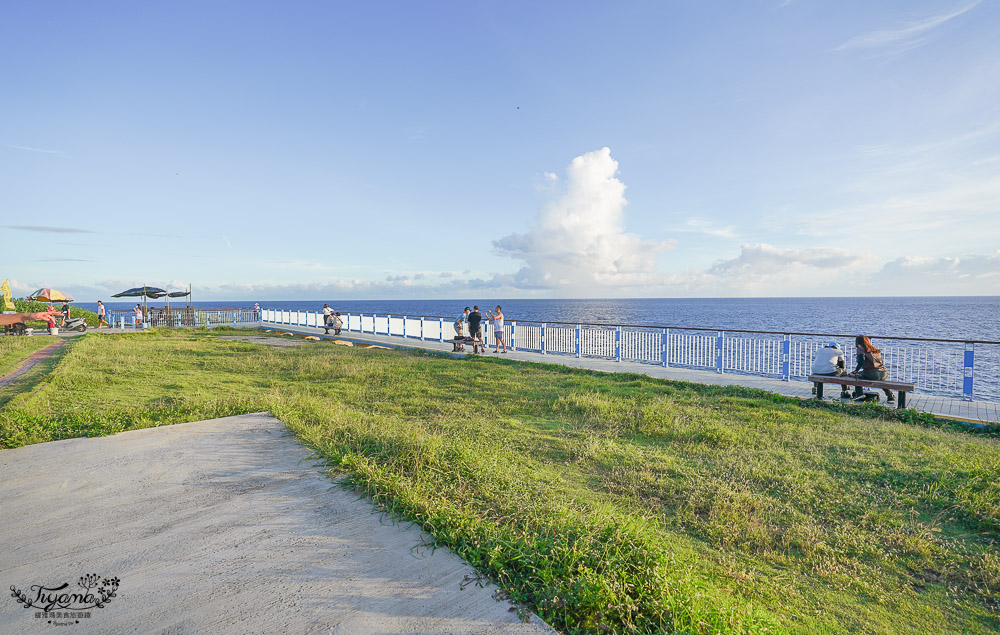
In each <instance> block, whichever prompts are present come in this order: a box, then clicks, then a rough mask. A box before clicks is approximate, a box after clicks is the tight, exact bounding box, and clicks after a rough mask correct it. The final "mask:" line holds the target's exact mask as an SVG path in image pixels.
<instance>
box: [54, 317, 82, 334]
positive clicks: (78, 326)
mask: <svg viewBox="0 0 1000 635" xmlns="http://www.w3.org/2000/svg"><path fill="white" fill-rule="evenodd" d="M59 328H61V329H63V330H65V331H79V332H80V333H83V332H84V331H86V330H87V321H86V320H84V319H83V318H82V317H75V318H70V319H68V320H66V323H65V324H63V325H62V326H60V327H59Z"/></svg>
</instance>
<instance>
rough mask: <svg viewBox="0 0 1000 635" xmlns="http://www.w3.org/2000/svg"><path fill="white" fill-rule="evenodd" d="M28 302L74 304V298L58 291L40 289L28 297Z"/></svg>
mask: <svg viewBox="0 0 1000 635" xmlns="http://www.w3.org/2000/svg"><path fill="white" fill-rule="evenodd" d="M27 299H28V300H38V301H39V302H72V301H73V296H71V295H66V294H65V293H63V292H62V291H58V290H56V289H49V288H48V287H46V288H44V289H39V290H38V291H35V292H34V293H32V294H31V295H29V296H28V298H27Z"/></svg>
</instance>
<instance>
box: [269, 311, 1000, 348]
mask: <svg viewBox="0 0 1000 635" xmlns="http://www.w3.org/2000/svg"><path fill="white" fill-rule="evenodd" d="M270 310H272V311H294V310H298V311H305V312H307V313H315V312H316V311H311V310H309V309H270ZM344 315H380V314H378V313H374V312H361V311H358V312H355V311H350V312H348V313H345V314H344ZM394 315H395V314H394ZM397 317H408V318H410V317H411V318H430V319H433V320H451V321H454V320H455V316H447V315H409V314H406V315H405V316H404V315H403V314H399V315H398V316H397ZM488 321H489V320H488V319H487V318H486V317H483V322H484V323H485V322H488ZM505 321H506V322H507V323H508V324H509V323H510V322H517V323H518V324H562V325H565V326H603V327H607V328H616V327H623V328H634V329H671V330H678V331H711V332H713V333H718V332H719V331H723V332H726V333H760V334H763V335H803V336H808V337H856V336H857V335H858V334H857V333H854V334H850V333H806V332H798V331H755V330H752V329H727V328H710V327H705V326H664V325H657V324H608V323H605V322H558V321H546V320H511V319H509V318H507V317H506V316H505ZM868 337H869V338H870V339H873V340H907V341H911V342H946V343H950V344H1000V341H993V340H955V339H939V338H934V337H903V336H900V335H869V336H868Z"/></svg>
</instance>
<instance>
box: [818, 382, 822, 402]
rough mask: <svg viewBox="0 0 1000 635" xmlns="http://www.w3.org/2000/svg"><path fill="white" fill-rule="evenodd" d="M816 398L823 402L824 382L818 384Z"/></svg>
mask: <svg viewBox="0 0 1000 635" xmlns="http://www.w3.org/2000/svg"><path fill="white" fill-rule="evenodd" d="M816 398H817V399H819V400H820V401H823V382H816Z"/></svg>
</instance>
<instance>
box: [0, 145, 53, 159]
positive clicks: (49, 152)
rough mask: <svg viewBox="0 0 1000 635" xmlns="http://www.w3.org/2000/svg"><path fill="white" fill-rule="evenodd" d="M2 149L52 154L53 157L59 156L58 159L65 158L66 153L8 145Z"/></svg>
mask: <svg viewBox="0 0 1000 635" xmlns="http://www.w3.org/2000/svg"><path fill="white" fill-rule="evenodd" d="M4 147H7V148H12V149H14V150H24V151H25V152H39V153H41V154H54V155H56V156H60V157H64V156H66V153H65V152H62V151H61V150H46V149H44V148H32V147H30V146H12V145H9V144H4Z"/></svg>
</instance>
